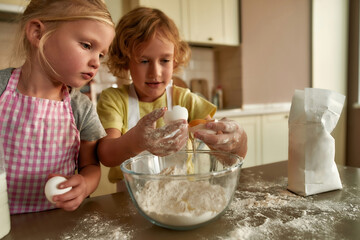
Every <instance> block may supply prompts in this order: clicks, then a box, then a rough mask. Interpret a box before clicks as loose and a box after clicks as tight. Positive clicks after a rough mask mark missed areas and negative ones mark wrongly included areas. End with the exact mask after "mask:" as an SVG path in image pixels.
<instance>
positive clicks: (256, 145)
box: [229, 116, 261, 167]
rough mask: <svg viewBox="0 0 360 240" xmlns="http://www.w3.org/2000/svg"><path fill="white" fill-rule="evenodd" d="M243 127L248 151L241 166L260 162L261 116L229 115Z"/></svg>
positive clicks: (250, 165) (254, 164)
mask: <svg viewBox="0 0 360 240" xmlns="http://www.w3.org/2000/svg"><path fill="white" fill-rule="evenodd" d="M229 119H232V120H235V121H237V122H238V123H240V125H241V126H242V127H243V128H244V130H245V132H246V134H247V139H248V151H247V154H246V156H245V159H244V165H243V167H252V166H256V165H260V164H261V116H251V117H230V118H229Z"/></svg>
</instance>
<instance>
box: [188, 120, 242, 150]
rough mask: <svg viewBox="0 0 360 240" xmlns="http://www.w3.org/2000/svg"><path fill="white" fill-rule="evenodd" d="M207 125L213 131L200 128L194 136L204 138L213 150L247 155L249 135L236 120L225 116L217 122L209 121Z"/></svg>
mask: <svg viewBox="0 0 360 240" xmlns="http://www.w3.org/2000/svg"><path fill="white" fill-rule="evenodd" d="M205 127H206V129H209V130H212V131H213V132H211V131H201V130H199V131H197V132H195V133H194V137H195V138H198V139H200V140H202V141H203V142H204V143H205V144H206V145H208V146H209V147H210V148H211V149H213V150H219V151H227V152H231V153H235V154H237V155H239V156H240V157H245V155H246V152H247V135H246V132H245V131H244V129H243V128H242V127H241V126H240V125H239V124H238V123H237V122H236V121H233V120H230V119H227V118H223V119H221V120H219V121H217V122H207V123H206V124H205ZM214 132H216V134H214Z"/></svg>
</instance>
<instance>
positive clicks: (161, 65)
mask: <svg viewBox="0 0 360 240" xmlns="http://www.w3.org/2000/svg"><path fill="white" fill-rule="evenodd" d="M129 69H130V74H131V77H132V80H133V83H134V86H135V89H136V92H137V95H138V98H139V100H140V101H143V102H153V101H155V100H156V99H157V98H159V97H160V96H161V95H162V94H163V93H164V91H165V88H166V86H167V85H168V84H169V83H170V80H171V78H172V74H173V69H174V44H173V43H171V42H170V41H166V40H164V39H159V38H158V37H157V36H155V37H154V38H152V39H151V40H149V41H148V42H147V43H146V45H145V48H143V49H142V51H141V52H140V53H139V54H138V56H137V58H136V59H134V58H132V59H130V63H129Z"/></svg>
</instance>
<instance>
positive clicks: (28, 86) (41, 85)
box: [17, 62, 63, 101]
mask: <svg viewBox="0 0 360 240" xmlns="http://www.w3.org/2000/svg"><path fill="white" fill-rule="evenodd" d="M62 86H63V85H62V84H61V83H57V82H55V81H52V80H51V79H50V78H49V76H48V75H47V74H46V73H45V72H44V71H43V70H42V68H41V67H40V66H38V67H37V66H34V64H30V63H28V62H25V64H24V65H23V66H22V69H21V74H20V78H19V82H18V85H17V89H18V91H19V92H20V93H21V94H23V95H27V96H31V97H37V98H44V99H50V100H57V101H61V100H62V97H63V96H62Z"/></svg>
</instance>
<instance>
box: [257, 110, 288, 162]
mask: <svg viewBox="0 0 360 240" xmlns="http://www.w3.org/2000/svg"><path fill="white" fill-rule="evenodd" d="M288 118H289V115H288V114H270V115H263V116H262V132H263V133H262V137H263V144H262V159H263V161H262V163H263V164H266V163H272V162H278V161H284V160H287V159H288V145H289V142H288V139H289V130H288Z"/></svg>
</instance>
